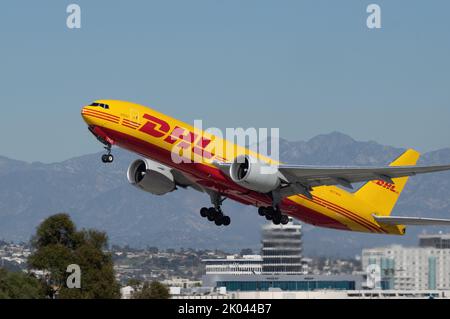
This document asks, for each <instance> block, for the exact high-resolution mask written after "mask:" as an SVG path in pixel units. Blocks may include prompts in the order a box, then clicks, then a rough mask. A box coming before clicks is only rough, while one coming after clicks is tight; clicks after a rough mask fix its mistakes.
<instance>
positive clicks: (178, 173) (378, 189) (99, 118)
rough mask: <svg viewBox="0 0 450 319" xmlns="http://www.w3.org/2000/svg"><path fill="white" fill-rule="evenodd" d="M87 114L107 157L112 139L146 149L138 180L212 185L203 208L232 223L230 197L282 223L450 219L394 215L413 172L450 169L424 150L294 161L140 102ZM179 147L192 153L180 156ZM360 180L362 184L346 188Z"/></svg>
mask: <svg viewBox="0 0 450 319" xmlns="http://www.w3.org/2000/svg"><path fill="white" fill-rule="evenodd" d="M81 114H82V117H83V119H84V121H85V122H86V124H87V125H88V128H89V130H90V131H91V132H92V134H94V135H95V137H96V138H97V139H98V140H99V141H100V142H101V143H103V144H104V146H105V149H106V150H107V152H106V153H105V154H104V155H103V156H102V161H103V162H104V163H110V162H112V161H113V159H114V157H113V155H112V154H111V148H112V146H119V147H121V148H124V149H127V150H129V151H131V152H134V153H136V154H139V155H140V156H142V159H137V160H136V161H134V162H133V163H131V164H130V166H129V167H128V171H127V177H128V181H129V182H130V183H131V184H132V185H133V186H135V187H137V188H139V189H141V190H143V191H146V192H149V193H152V194H155V195H163V194H166V193H169V192H172V191H174V190H176V189H177V188H192V189H195V190H197V191H201V192H205V193H207V194H208V195H209V196H210V199H211V204H212V207H209V208H207V207H203V208H201V209H200V215H201V216H202V217H204V218H207V219H208V220H209V221H211V222H214V223H215V224H216V225H218V226H220V225H225V226H227V225H229V224H230V217H229V216H227V215H225V214H224V212H223V211H222V209H221V206H222V202H223V201H224V200H225V199H227V198H228V199H231V200H234V201H237V202H239V203H242V204H245V205H253V206H255V207H257V208H258V209H257V211H258V214H259V215H261V216H263V217H265V218H266V219H267V220H270V221H272V222H273V223H274V224H277V225H279V224H286V223H288V220H289V217H288V216H291V217H294V218H296V219H298V220H301V221H303V222H306V223H309V224H312V225H316V226H320V227H327V228H333V229H339V230H347V231H358V232H369V233H379V234H395V235H403V234H404V233H405V229H406V225H450V220H445V219H437V218H421V217H401V216H397V217H396V216H391V211H392V209H393V208H394V205H395V203H396V202H397V199H398V198H399V196H400V193H401V192H402V190H403V188H404V187H405V184H406V183H407V181H408V178H409V177H410V176H413V175H416V174H422V173H431V172H438V171H444V170H449V169H450V165H441V166H415V165H416V162H417V160H418V159H419V156H420V154H419V153H418V152H417V151H415V150H412V149H409V150H407V151H406V152H404V153H403V154H402V155H401V156H399V157H398V158H397V159H396V160H394V161H393V162H392V163H391V164H390V165H389V166H384V167H322V166H303V165H290V164H284V163H280V162H277V161H274V160H273V159H271V158H270V157H266V156H262V155H261V154H258V153H256V152H253V151H251V150H249V149H247V148H245V147H242V146H239V145H236V144H234V143H232V142H230V141H227V140H225V139H222V138H221V137H218V136H214V135H212V134H209V133H207V132H203V131H198V129H197V128H194V127H192V126H190V125H188V124H186V123H183V122H181V121H178V120H176V119H174V118H172V117H169V116H167V115H165V114H163V113H160V112H158V111H156V110H153V109H151V108H148V107H145V106H142V105H139V104H134V103H130V102H124V101H114V100H99V101H95V102H94V103H92V104H90V105H87V106H85V107H83V108H82V111H81ZM174 149H177V151H176V152H178V153H179V154H181V157H188V158H189V160H188V161H174V160H173V156H172V155H173V152H174ZM229 150H232V152H229ZM230 153H232V154H233V155H232V156H233V157H230V155H229V154H230ZM264 168H270V169H269V170H266V171H264ZM361 182H365V184H364V185H363V186H362V187H360V188H359V189H358V190H356V191H347V190H345V189H353V185H352V184H354V183H361Z"/></svg>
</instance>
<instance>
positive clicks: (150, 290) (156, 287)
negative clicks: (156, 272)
mask: <svg viewBox="0 0 450 319" xmlns="http://www.w3.org/2000/svg"><path fill="white" fill-rule="evenodd" d="M169 298H170V292H169V288H167V287H166V286H165V285H163V284H162V283H160V282H157V281H153V282H152V283H150V284H149V283H148V282H146V283H144V287H142V289H141V291H137V292H135V293H134V294H133V299H169Z"/></svg>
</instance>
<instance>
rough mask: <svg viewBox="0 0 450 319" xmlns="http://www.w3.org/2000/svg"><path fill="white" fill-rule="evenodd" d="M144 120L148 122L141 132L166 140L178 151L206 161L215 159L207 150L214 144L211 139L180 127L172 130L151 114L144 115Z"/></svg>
mask: <svg viewBox="0 0 450 319" xmlns="http://www.w3.org/2000/svg"><path fill="white" fill-rule="evenodd" d="M143 118H144V119H146V120H147V121H146V123H145V124H144V125H143V126H142V127H141V128H139V131H141V132H143V133H145V134H148V135H150V136H153V137H156V138H164V139H163V141H164V142H166V143H168V144H171V145H173V146H176V149H177V150H178V151H192V152H193V153H194V154H197V155H200V156H202V157H203V158H205V159H211V158H213V157H214V154H213V153H211V152H208V151H206V150H205V149H206V148H207V147H208V145H210V143H211V142H212V141H211V140H210V139H208V138H206V137H204V136H200V135H199V134H197V133H195V132H191V131H190V130H188V129H185V128H182V127H179V126H175V127H174V128H171V126H170V124H169V123H167V122H166V121H164V120H162V119H160V118H157V117H154V116H152V115H150V114H144V115H143Z"/></svg>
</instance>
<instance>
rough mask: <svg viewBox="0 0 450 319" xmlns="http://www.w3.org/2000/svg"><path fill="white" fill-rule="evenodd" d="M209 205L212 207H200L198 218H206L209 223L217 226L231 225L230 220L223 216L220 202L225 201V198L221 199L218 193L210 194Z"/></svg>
mask: <svg viewBox="0 0 450 319" xmlns="http://www.w3.org/2000/svg"><path fill="white" fill-rule="evenodd" d="M209 196H210V197H211V203H212V204H213V205H214V207H209V208H207V207H202V208H201V209H200V216H202V217H203V218H207V219H208V220H209V221H210V222H214V223H215V224H216V225H217V226H222V225H223V226H228V225H230V223H231V218H230V217H229V216H227V215H225V214H224V213H223V211H222V208H221V206H222V202H223V201H224V200H225V199H226V197H224V198H222V196H221V195H220V194H218V193H210V194H209Z"/></svg>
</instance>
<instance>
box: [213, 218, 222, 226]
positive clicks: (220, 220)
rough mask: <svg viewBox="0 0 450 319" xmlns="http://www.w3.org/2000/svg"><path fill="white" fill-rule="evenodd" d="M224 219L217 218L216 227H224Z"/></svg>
mask: <svg viewBox="0 0 450 319" xmlns="http://www.w3.org/2000/svg"><path fill="white" fill-rule="evenodd" d="M222 219H223V218H216V220H214V224H216V226H222V225H223V222H222Z"/></svg>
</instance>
